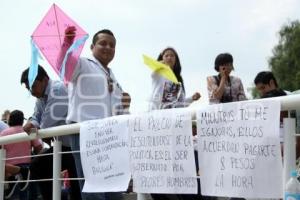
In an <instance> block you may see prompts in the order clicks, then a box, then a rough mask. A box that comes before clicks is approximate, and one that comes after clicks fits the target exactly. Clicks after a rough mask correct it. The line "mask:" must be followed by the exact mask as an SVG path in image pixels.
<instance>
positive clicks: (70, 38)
mask: <svg viewBox="0 0 300 200" xmlns="http://www.w3.org/2000/svg"><path fill="white" fill-rule="evenodd" d="M75 36H76V27H75V26H68V27H67V28H66V30H65V38H64V41H65V42H67V43H69V44H72V43H73V42H74V38H75Z"/></svg>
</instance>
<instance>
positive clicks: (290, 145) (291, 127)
mask: <svg viewBox="0 0 300 200" xmlns="http://www.w3.org/2000/svg"><path fill="white" fill-rule="evenodd" d="M283 130H284V145H283V171H284V173H283V187H284V186H285V184H286V183H287V181H288V179H289V177H290V172H291V170H295V169H296V140H295V134H296V121H295V119H294V118H284V119H283ZM283 191H284V190H283Z"/></svg>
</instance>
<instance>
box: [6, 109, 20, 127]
mask: <svg viewBox="0 0 300 200" xmlns="http://www.w3.org/2000/svg"><path fill="white" fill-rule="evenodd" d="M23 122H24V114H23V112H22V111H20V110H14V111H12V112H11V113H10V115H9V118H8V125H9V126H22V125H23Z"/></svg>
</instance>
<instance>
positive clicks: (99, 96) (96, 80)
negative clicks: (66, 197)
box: [67, 29, 130, 200]
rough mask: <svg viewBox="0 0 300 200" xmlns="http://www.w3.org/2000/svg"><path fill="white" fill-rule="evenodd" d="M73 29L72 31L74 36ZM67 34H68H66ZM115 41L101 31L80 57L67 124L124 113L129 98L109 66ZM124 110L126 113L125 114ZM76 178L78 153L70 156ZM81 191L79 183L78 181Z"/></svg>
mask: <svg viewBox="0 0 300 200" xmlns="http://www.w3.org/2000/svg"><path fill="white" fill-rule="evenodd" d="M75 31H76V30H73V32H74V34H75ZM69 35H72V33H70V32H69ZM115 47H116V38H115V36H114V34H113V33H112V32H111V31H110V30H108V29H103V30H100V31H98V32H97V33H95V34H94V36H93V39H92V44H91V51H92V56H91V57H90V58H83V57H81V58H80V59H79V61H78V63H77V65H76V68H75V71H74V73H73V75H72V79H71V82H70V83H69V85H68V86H69V88H68V89H69V90H68V92H69V110H68V116H67V123H69V124H71V123H79V122H84V121H87V120H93V119H103V118H106V117H110V116H113V115H118V114H124V112H126V113H127V112H128V109H129V104H130V96H129V94H128V93H125V92H123V90H122V88H121V86H120V84H119V83H118V81H117V79H116V78H115V76H114V74H113V72H112V70H111V69H110V68H109V66H108V65H109V63H110V62H111V61H112V60H113V58H114V55H115ZM125 110H126V111H125ZM71 137H72V138H71V146H72V150H73V151H78V150H79V149H80V144H79V135H78V134H76V135H72V136H71ZM74 157H75V162H76V168H77V173H78V176H80V177H83V170H82V164H81V158H80V154H78V153H77V154H74ZM80 187H81V189H82V187H83V184H82V182H81V185H80ZM82 198H83V199H93V200H96V199H101V200H102V199H103V200H104V199H105V200H107V199H122V194H121V193H120V192H113V193H85V192H82Z"/></svg>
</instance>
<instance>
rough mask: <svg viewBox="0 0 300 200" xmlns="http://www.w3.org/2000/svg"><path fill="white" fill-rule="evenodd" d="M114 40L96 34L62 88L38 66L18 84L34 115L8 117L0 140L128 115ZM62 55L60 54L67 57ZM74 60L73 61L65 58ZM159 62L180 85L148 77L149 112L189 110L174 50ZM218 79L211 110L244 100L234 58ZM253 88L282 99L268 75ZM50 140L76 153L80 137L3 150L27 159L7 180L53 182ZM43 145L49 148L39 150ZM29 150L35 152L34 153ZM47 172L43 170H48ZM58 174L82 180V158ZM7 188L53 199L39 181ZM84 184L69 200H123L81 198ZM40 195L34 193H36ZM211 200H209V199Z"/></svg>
mask: <svg viewBox="0 0 300 200" xmlns="http://www.w3.org/2000/svg"><path fill="white" fill-rule="evenodd" d="M65 34H66V39H65V40H64V44H63V47H64V48H65V50H66V49H68V47H70V46H71V44H72V42H73V39H74V34H76V29H74V28H71V29H67V30H66V31H65ZM115 47H116V38H115V36H114V34H113V33H112V32H111V31H110V30H108V29H103V30H100V31H98V32H97V33H95V34H94V36H93V39H92V44H91V47H90V49H91V52H92V55H91V57H89V58H84V57H81V58H79V60H78V61H77V65H76V66H75V71H74V73H73V76H72V79H71V81H70V82H69V83H68V86H66V85H65V84H64V83H63V82H61V81H55V80H51V78H49V76H48V74H47V72H46V71H45V69H44V68H43V67H42V66H38V74H37V77H36V79H35V81H34V82H33V84H32V86H30V84H29V81H28V73H29V68H27V69H25V70H24V71H23V73H22V74H21V81H20V82H21V84H24V85H25V87H26V88H27V89H28V90H29V91H30V93H31V95H32V96H34V97H36V104H35V107H34V111H33V114H32V116H31V117H30V118H28V120H27V122H26V123H25V125H24V124H23V121H24V119H25V118H24V114H23V112H22V111H19V110H14V111H12V112H9V111H6V112H5V113H4V114H3V116H2V121H0V135H1V136H4V135H11V134H17V133H20V132H27V133H28V134H30V133H31V132H32V129H44V128H49V127H55V126H60V125H65V124H72V123H79V122H84V121H87V120H93V119H103V118H106V117H110V116H114V115H121V114H128V113H129V108H130V102H131V97H130V95H129V94H128V93H127V92H125V91H123V89H122V87H121V85H120V84H119V83H118V81H117V79H116V77H115V76H114V74H113V72H112V70H111V69H110V68H109V64H110V62H111V61H112V60H113V58H114V55H115ZM65 50H64V49H62V54H64V53H65ZM69 59H72V56H71V57H70V58H69ZM157 60H158V61H160V62H162V63H164V64H165V65H167V66H169V67H170V69H171V70H172V71H173V72H174V75H175V76H176V78H177V80H178V82H179V83H173V82H172V81H170V80H168V79H166V78H165V77H163V76H161V75H160V74H159V73H157V71H154V72H153V73H152V75H151V77H152V91H149V93H151V100H150V105H149V110H158V109H171V108H181V107H187V106H189V105H190V104H191V103H192V102H194V101H197V100H199V99H200V98H201V95H200V93H199V92H195V93H194V94H193V95H192V96H191V97H188V98H186V92H185V91H186V90H185V88H186V87H187V86H186V85H185V84H184V79H183V77H182V75H181V70H182V66H181V64H180V59H179V56H178V54H177V52H176V50H175V49H174V48H171V47H167V48H166V49H164V50H163V51H162V52H161V53H160V54H159V56H158V58H157ZM214 68H215V70H216V75H213V76H210V77H208V78H207V89H208V96H209V102H210V104H216V103H227V102H235V101H242V100H246V95H245V92H244V88H243V84H242V81H241V79H240V78H238V77H236V76H232V75H231V72H232V70H233V69H234V68H233V57H232V55H231V54H229V53H221V54H219V55H217V57H216V59H215V66H214ZM254 83H255V85H256V88H257V90H258V91H259V93H260V96H261V97H262V98H266V97H274V96H281V95H285V92H284V91H283V90H281V89H280V88H279V87H278V85H277V82H276V79H275V77H274V76H273V74H272V72H269V71H264V72H260V73H259V74H258V75H257V76H256V78H255V80H254ZM53 140H59V141H62V145H63V146H62V151H78V150H79V147H80V145H79V134H74V135H70V136H62V137H58V138H49V139H45V140H44V139H43V141H41V140H40V139H39V140H34V141H31V142H20V143H16V144H8V145H4V146H2V148H4V149H6V152H7V153H6V155H7V158H8V159H9V158H13V157H20V156H27V157H26V158H16V159H9V160H8V161H7V162H6V165H5V176H6V180H19V179H20V178H23V179H27V178H28V177H30V178H31V179H51V178H52V169H51V168H50V169H49V167H52V162H53V161H52V155H49V154H51V153H52V152H53V147H52V146H51V145H52V142H51V141H53ZM45 143H47V144H48V146H49V148H43V144H45ZM32 147H33V148H34V150H35V151H34V152H32ZM32 153H36V154H45V156H41V157H34V158H33V159H30V158H29V157H28V156H29V155H31V154H32ZM46 169H47V170H46ZM62 170H67V171H68V174H69V177H71V178H77V177H83V171H82V166H81V162H80V154H79V153H73V154H62ZM29 185H30V187H28V184H17V183H12V184H8V189H7V190H6V192H5V197H6V199H10V198H11V197H12V196H18V197H19V199H21V200H27V199H37V196H35V195H38V193H40V194H41V196H42V199H45V200H48V199H52V182H50V181H41V182H38V183H37V184H29ZM82 187H83V181H76V180H72V181H70V192H69V197H68V198H69V199H75V200H76V199H83V200H97V199H101V200H109V199H122V194H121V193H120V192H107V193H84V192H81V191H82ZM36 191H38V192H36ZM151 196H152V198H153V199H154V200H159V199H199V198H200V199H204V198H208V197H202V196H201V195H200V194H199V195H193V196H188V195H165V194H152V195H151ZM211 198H213V197H211Z"/></svg>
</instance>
